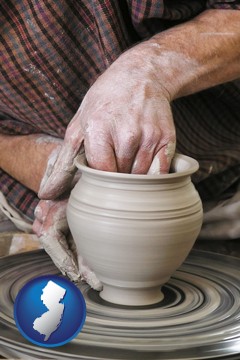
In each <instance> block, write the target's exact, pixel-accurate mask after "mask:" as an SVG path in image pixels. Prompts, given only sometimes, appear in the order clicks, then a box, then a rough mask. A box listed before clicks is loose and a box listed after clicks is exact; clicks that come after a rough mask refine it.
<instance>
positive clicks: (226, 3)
mask: <svg viewBox="0 0 240 360" xmlns="http://www.w3.org/2000/svg"><path fill="white" fill-rule="evenodd" d="M207 8H208V9H235V10H240V0H222V1H219V0H208V1H207Z"/></svg>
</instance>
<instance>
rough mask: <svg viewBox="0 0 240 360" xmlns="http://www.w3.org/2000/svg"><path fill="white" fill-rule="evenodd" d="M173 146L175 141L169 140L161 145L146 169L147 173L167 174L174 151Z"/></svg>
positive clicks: (174, 146)
mask: <svg viewBox="0 0 240 360" xmlns="http://www.w3.org/2000/svg"><path fill="white" fill-rule="evenodd" d="M175 148H176V144H175V142H169V143H168V144H167V145H165V146H163V147H162V148H161V149H160V150H159V151H158V153H157V154H156V155H155V157H154V159H153V161H152V164H151V166H150V168H149V170H148V174H151V175H159V174H167V173H168V172H169V170H170V166H171V161H172V158H173V156H174V153H175Z"/></svg>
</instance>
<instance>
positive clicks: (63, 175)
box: [38, 114, 84, 199]
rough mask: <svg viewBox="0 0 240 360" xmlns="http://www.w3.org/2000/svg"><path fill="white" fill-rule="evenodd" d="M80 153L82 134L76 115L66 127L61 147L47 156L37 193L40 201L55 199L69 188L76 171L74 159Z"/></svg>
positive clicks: (81, 150)
mask: <svg viewBox="0 0 240 360" xmlns="http://www.w3.org/2000/svg"><path fill="white" fill-rule="evenodd" d="M82 152H84V150H83V134H82V130H81V128H80V124H79V122H78V118H77V114H76V115H75V116H74V117H73V119H72V121H71V122H70V123H69V125H68V128H67V130H66V134H65V138H64V141H63V145H62V146H61V147H58V148H57V149H55V150H54V151H53V152H52V153H51V154H50V156H49V159H48V164H47V167H46V170H45V174H44V176H43V178H42V181H41V184H40V188H39V192H38V196H39V198H40V199H55V198H57V197H59V196H60V195H61V194H63V193H64V192H65V191H66V189H68V188H69V187H70V186H71V183H72V180H73V177H74V175H75V173H76V171H77V168H76V166H75V165H74V159H75V157H76V156H77V155H78V154H79V153H82Z"/></svg>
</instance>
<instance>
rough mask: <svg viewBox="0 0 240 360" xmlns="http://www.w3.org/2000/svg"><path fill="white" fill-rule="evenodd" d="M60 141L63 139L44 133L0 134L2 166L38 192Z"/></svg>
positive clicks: (0, 160) (0, 164)
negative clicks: (51, 156) (50, 158)
mask: <svg viewBox="0 0 240 360" xmlns="http://www.w3.org/2000/svg"><path fill="white" fill-rule="evenodd" d="M60 143H61V140H59V139H55V138H52V137H49V136H45V135H42V134H39V135H20V136H13V135H4V134H0V167H1V168H2V169H3V170H4V171H5V172H6V173H8V174H9V175H11V176H12V177H13V178H15V179H16V180H18V181H19V182H21V183H22V184H23V185H25V186H26V187H28V188H29V189H31V190H33V191H35V192H36V193H37V192H38V190H39V185H40V183H41V180H42V177H43V175H44V172H45V169H46V166H47V163H48V161H49V157H50V155H51V154H53V152H54V150H55V149H56V148H57V147H58V146H59V145H60Z"/></svg>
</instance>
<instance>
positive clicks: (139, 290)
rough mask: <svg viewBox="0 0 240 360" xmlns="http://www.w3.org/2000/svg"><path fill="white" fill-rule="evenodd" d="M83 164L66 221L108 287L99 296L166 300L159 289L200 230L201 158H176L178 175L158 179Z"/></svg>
mask: <svg viewBox="0 0 240 360" xmlns="http://www.w3.org/2000/svg"><path fill="white" fill-rule="evenodd" d="M77 165H78V167H79V169H80V171H81V172H82V176H81V178H80V180H79V181H78V183H77V184H76V186H75V188H74V189H73V190H72V192H71V196H70V199H69V203H68V208H67V218H68V223H69V227H70V230H71V233H72V235H73V238H74V240H75V243H76V246H77V251H78V253H79V254H81V256H82V257H83V258H84V259H85V260H86V262H87V264H88V265H89V267H90V268H91V269H92V270H93V271H94V272H95V274H96V275H97V277H98V279H99V280H100V281H101V282H102V284H103V290H102V292H101V293H100V296H101V297H102V298H103V299H105V300H107V301H110V302H113V303H118V304H122V305H133V306H138V305H148V304H153V303H156V302H159V301H161V300H162V298H163V294H162V292H161V286H162V285H163V284H165V283H166V282H167V281H168V280H169V278H170V276H171V275H172V274H173V273H174V272H175V270H176V269H177V268H178V267H179V266H180V265H181V264H182V262H183V261H184V260H185V258H186V257H187V255H188V254H189V252H190V250H191V248H192V246H193V244H194V242H195V240H196V238H197V236H198V234H199V232H200V229H201V225H202V203H201V200H200V197H199V195H198V193H197V191H196V189H195V187H194V185H193V184H192V182H191V174H192V173H193V172H194V171H196V169H197V168H198V164H197V162H196V161H195V160H193V159H191V158H189V157H186V156H183V155H176V157H175V158H174V161H173V169H172V171H173V173H171V174H167V175H154V176H153V175H131V174H119V173H110V172H104V171H97V170H94V169H90V168H88V167H87V165H86V164H84V161H83V160H80V161H79V162H78V163H77Z"/></svg>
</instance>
